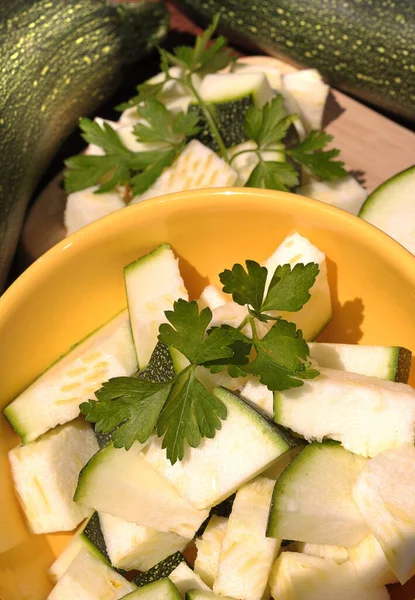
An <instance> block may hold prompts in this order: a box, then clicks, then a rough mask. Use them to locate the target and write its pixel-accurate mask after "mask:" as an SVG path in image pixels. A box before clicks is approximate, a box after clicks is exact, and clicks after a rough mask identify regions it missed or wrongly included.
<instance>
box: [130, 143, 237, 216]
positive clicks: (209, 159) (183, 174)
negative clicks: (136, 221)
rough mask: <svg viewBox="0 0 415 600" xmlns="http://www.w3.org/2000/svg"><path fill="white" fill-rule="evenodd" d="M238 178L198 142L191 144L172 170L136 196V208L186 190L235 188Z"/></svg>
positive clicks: (217, 157)
mask: <svg viewBox="0 0 415 600" xmlns="http://www.w3.org/2000/svg"><path fill="white" fill-rule="evenodd" d="M237 177H238V174H237V172H236V171H235V170H234V169H232V167H230V166H229V165H228V163H226V162H225V161H224V160H222V159H221V158H220V157H219V156H218V155H217V154H216V152H213V150H210V149H209V148H208V147H207V146H204V145H203V144H202V143H201V142H199V141H198V140H192V141H191V142H189V143H188V144H187V146H186V147H185V149H184V150H183V152H182V153H181V154H180V155H179V156H178V158H177V159H176V160H175V162H174V163H173V164H172V166H171V167H168V168H167V169H165V170H164V171H163V173H162V174H161V175H160V177H159V178H158V179H157V181H156V182H155V183H154V184H153V185H152V186H151V187H150V188H149V189H148V190H146V191H145V192H143V193H142V194H140V195H138V196H135V197H134V198H133V199H132V201H131V202H132V204H134V203H136V202H141V201H142V200H148V199H149V198H155V197H156V196H163V195H164V194H172V193H173V192H183V191H185V190H198V189H201V188H208V187H209V188H216V187H232V186H233V185H234V184H235V182H236V180H237Z"/></svg>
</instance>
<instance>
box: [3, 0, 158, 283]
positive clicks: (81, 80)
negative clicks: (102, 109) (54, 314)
mask: <svg viewBox="0 0 415 600" xmlns="http://www.w3.org/2000/svg"><path fill="white" fill-rule="evenodd" d="M167 28H168V13H167V9H166V7H165V6H164V4H160V3H153V2H146V1H143V2H139V3H135V4H131V3H130V4H129V3H124V2H123V3H118V4H116V5H111V4H109V3H108V2H105V1H104V0H10V1H9V0H1V1H0V289H1V288H2V287H3V285H4V281H5V277H6V275H7V271H8V269H9V266H10V263H11V260H12V257H13V254H14V251H15V249H16V244H17V240H18V235H19V232H20V228H21V225H22V221H23V217H24V213H25V210H26V207H27V204H28V201H29V199H30V197H31V195H32V193H33V191H34V188H35V187H36V185H37V183H38V182H39V179H40V178H41V176H42V174H43V172H44V171H45V169H46V168H47V166H48V164H49V162H50V161H51V159H52V157H53V155H54V153H55V152H56V150H57V149H58V148H59V146H60V144H61V143H62V141H63V140H64V138H65V137H66V136H67V135H68V134H69V133H70V132H71V130H72V129H73V128H74V127H75V126H76V124H77V122H78V119H79V117H81V116H83V115H85V114H88V113H90V112H92V111H94V110H96V109H97V108H98V106H99V105H100V104H102V103H103V101H104V100H105V99H107V98H108V97H109V96H110V95H111V94H112V93H113V92H114V89H115V87H116V85H117V83H118V80H119V78H120V74H121V65H122V64H123V63H125V62H133V61H135V60H138V59H140V58H141V57H142V56H143V55H145V54H146V53H147V52H148V51H149V50H150V49H151V48H152V47H154V45H155V44H157V43H158V42H160V41H161V39H162V38H163V36H164V35H165V33H166V32H167Z"/></svg>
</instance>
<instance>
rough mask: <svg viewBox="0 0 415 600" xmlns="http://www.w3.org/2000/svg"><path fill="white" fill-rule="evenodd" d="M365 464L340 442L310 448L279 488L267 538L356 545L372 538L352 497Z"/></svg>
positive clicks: (282, 478) (295, 461) (280, 480)
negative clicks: (366, 538) (367, 538)
mask: <svg viewBox="0 0 415 600" xmlns="http://www.w3.org/2000/svg"><path fill="white" fill-rule="evenodd" d="M365 462H366V461H365V459H364V458H362V457H361V456H356V455H354V454H352V453H351V452H349V451H348V450H345V449H344V448H342V447H341V446H340V444H338V443H337V442H331V441H327V442H324V443H322V444H318V443H313V444H310V445H309V446H306V447H305V448H304V449H303V450H302V451H301V452H300V453H299V454H298V455H297V456H296V457H295V458H294V459H293V460H292V462H291V463H290V464H289V466H288V467H287V468H286V469H285V471H284V472H283V473H282V475H281V476H280V477H279V478H278V480H277V483H276V484H275V488H274V492H273V496H272V504H271V509H270V513H269V523H268V529H267V535H268V536H271V537H275V538H278V539H286V540H295V541H299V542H311V543H314V544H329V545H334V546H355V545H356V544H358V543H359V542H361V541H362V540H363V539H364V537H365V536H366V535H367V534H368V533H369V529H368V527H367V525H366V522H365V521H364V520H363V518H362V516H361V514H360V512H359V510H358V508H357V506H356V505H355V503H354V501H353V498H352V490H353V485H354V484H355V482H356V478H357V476H358V475H359V473H360V471H361V470H362V468H363V466H364V464H365Z"/></svg>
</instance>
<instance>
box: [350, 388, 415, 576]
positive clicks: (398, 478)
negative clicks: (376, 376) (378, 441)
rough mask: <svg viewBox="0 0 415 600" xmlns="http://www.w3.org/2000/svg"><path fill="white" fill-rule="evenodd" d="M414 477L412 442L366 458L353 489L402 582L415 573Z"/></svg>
mask: <svg viewBox="0 0 415 600" xmlns="http://www.w3.org/2000/svg"><path fill="white" fill-rule="evenodd" d="M396 385H398V384H396ZM414 481H415V448H414V446H413V442H411V443H408V444H402V445H401V446H400V447H399V448H393V449H391V450H387V451H386V452H382V453H381V454H378V455H377V456H375V458H372V460H370V461H368V462H367V464H366V465H365V467H364V469H363V471H362V472H361V474H360V476H359V477H358V479H357V482H356V485H355V487H354V490H353V497H354V500H355V502H356V504H357V506H358V507H359V510H360V512H361V513H362V515H363V517H364V518H365V519H366V521H367V524H368V526H369V527H370V529H371V531H372V533H373V535H374V536H375V537H376V539H377V540H378V542H379V544H380V545H381V547H382V550H383V552H384V554H385V556H386V559H387V561H388V563H389V566H390V568H391V569H392V571H393V572H394V573H395V575H396V577H397V578H398V580H399V581H400V582H401V583H402V584H403V583H405V582H406V581H408V580H409V579H410V578H411V577H412V576H413V575H414V574H415V494H414V493H413V487H414V483H413V482H414Z"/></svg>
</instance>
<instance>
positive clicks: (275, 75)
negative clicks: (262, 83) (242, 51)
mask: <svg viewBox="0 0 415 600" xmlns="http://www.w3.org/2000/svg"><path fill="white" fill-rule="evenodd" d="M231 72H232V73H239V74H247V73H263V74H264V75H265V77H266V78H267V79H268V83H269V85H270V87H271V89H272V90H274V91H280V90H281V88H282V79H281V71H280V70H279V69H278V67H275V66H271V65H264V64H262V65H261V64H257V65H255V64H254V65H250V64H247V63H244V61H243V59H242V60H236V61H235V62H234V63H233V65H232V67H231Z"/></svg>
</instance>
